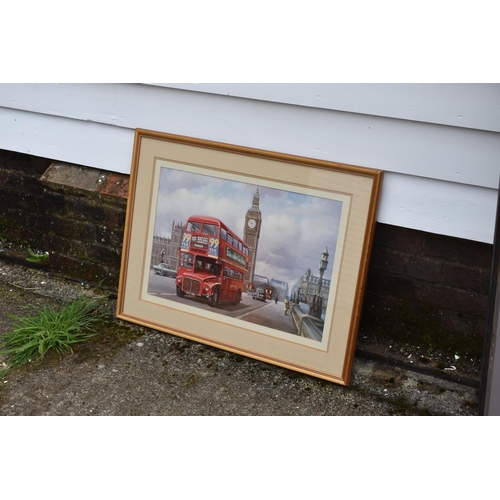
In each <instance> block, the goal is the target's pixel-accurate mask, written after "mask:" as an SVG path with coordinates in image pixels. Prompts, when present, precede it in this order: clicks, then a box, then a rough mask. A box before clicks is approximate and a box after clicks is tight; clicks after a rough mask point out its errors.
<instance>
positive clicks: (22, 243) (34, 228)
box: [0, 151, 128, 288]
mask: <svg viewBox="0 0 500 500" xmlns="http://www.w3.org/2000/svg"><path fill="white" fill-rule="evenodd" d="M127 196H128V176H126V175H121V174H115V173H110V172H104V171H101V170H98V169H92V168H88V167H79V166H76V165H68V164H64V163H60V162H53V161H51V160H40V159H36V158H35V157H30V156H28V155H22V154H19V153H11V152H6V151H0V242H1V245H0V246H3V249H4V255H6V254H5V252H8V254H9V255H10V256H11V257H12V258H13V259H14V260H17V261H20V262H23V263H26V261H25V257H26V256H27V249H28V248H32V249H33V250H35V251H41V252H49V262H48V263H47V265H46V267H47V268H48V269H49V270H50V271H52V272H54V273H58V274H62V275H65V276H68V277H73V278H78V279H82V280H85V281H89V282H91V283H94V284H102V285H106V286H109V287H113V288H116V287H117V286H118V279H119V275H120V263H121V247H122V243H123V228H124V224H125V212H126V206H127ZM0 255H1V254H0Z"/></svg>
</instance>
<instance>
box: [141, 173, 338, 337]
mask: <svg viewBox="0 0 500 500" xmlns="http://www.w3.org/2000/svg"><path fill="white" fill-rule="evenodd" d="M342 206H343V203H342V201H340V200H339V199H332V198H331V196H329V197H325V196H323V197H322V196H313V195H310V194H304V193H301V192H295V191H290V190H284V189H277V188H274V187H269V186H266V185H259V184H254V183H245V182H236V181H233V180H227V179H221V178H218V177H214V176H209V175H201V174H199V173H194V172H190V171H185V170H184V169H176V168H172V167H162V168H161V173H160V178H159V185H158V197H157V206H156V214H155V222H154V233H153V244H152V252H151V266H150V277H149V282H148V293H149V294H151V295H155V296H157V297H161V298H164V299H166V300H172V301H176V302H182V303H184V304H186V305H187V304H188V305H190V306H191V307H194V308H202V309H203V308H204V309H207V310H211V311H215V312H217V313H219V314H222V315H225V316H229V317H232V318H236V319H240V320H242V321H248V322H251V323H255V324H258V325H262V326H265V327H267V328H270V329H273V330H278V331H281V332H286V333H288V334H291V335H296V336H302V337H304V338H309V339H311V340H314V341H316V342H318V341H319V342H321V341H322V338H323V326H324V321H325V315H326V311H327V305H328V301H329V299H330V297H331V296H333V294H331V293H330V290H331V289H332V271H333V270H334V269H335V266H334V263H335V255H336V249H337V242H338V236H339V225H340V220H341V215H342ZM165 277H166V278H167V279H165ZM333 288H334V287H333Z"/></svg>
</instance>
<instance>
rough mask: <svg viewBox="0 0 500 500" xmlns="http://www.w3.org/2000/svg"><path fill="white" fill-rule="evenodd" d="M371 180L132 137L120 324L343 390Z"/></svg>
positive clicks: (282, 159)
mask: <svg viewBox="0 0 500 500" xmlns="http://www.w3.org/2000/svg"><path fill="white" fill-rule="evenodd" d="M382 177H383V173H382V172H381V171H379V170H373V169H370V168H366V167H358V166H350V165H344V164H340V163H335V162H332V161H326V160H319V159H313V158H305V157H298V156H293V155H289V154H286V153H279V152H270V151H264V150H260V149H252V148H249V147H244V146H237V145H231V144H223V143H218V142H214V141H209V140H204V139H198V138H192V137H184V136H178V135H173V134H166V133H162V132H154V131H149V130H136V131H135V139H134V148H133V155H132V166H131V174H130V188H129V198H128V203H127V217H126V223H125V234H124V244H123V252H122V264H121V271H120V284H119V287H118V300H117V312H116V315H117V317H118V318H120V319H123V320H125V321H131V322H134V323H137V324H139V325H143V326H146V327H149V328H154V329H156V330H159V331H162V332H165V333H167V334H172V335H177V336H180V337H183V338H186V339H189V340H192V341H195V342H200V343H204V344H207V345H209V346H213V347H216V348H220V349H224V350H226V351H230V352H233V353H236V354H240V355H243V356H246V357H249V358H254V359H256V360H259V361H264V362H267V363H271V364H274V365H277V366H281V367H285V368H288V369H291V370H295V371H297V372H301V373H304V374H307V375H312V376H315V377H319V378H322V379H325V380H328V381H332V382H335V383H339V384H342V385H348V384H349V382H350V377H351V371H352V364H353V360H354V352H355V346H356V338H357V332H358V328H359V321H360V317H361V308H362V297H363V293H364V288H365V286H366V278H367V273H368V261H369V256H370V251H371V245H372V242H373V235H374V230H375V222H376V213H377V206H378V200H379V196H380V189H381V182H382Z"/></svg>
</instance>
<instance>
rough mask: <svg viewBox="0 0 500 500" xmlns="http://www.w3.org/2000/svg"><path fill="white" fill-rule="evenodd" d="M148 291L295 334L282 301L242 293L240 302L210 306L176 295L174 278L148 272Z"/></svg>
mask: <svg viewBox="0 0 500 500" xmlns="http://www.w3.org/2000/svg"><path fill="white" fill-rule="evenodd" d="M148 293H149V294H151V295H155V296H157V297H162V298H165V299H166V300H171V301H173V302H178V303H182V304H188V305H190V306H192V307H196V308H200V309H206V310H208V311H212V312H217V313H219V314H223V315H224V316H231V317H232V318H237V319H242V320H243V321H248V322H250V323H254V324H257V325H263V326H267V327H269V328H274V329H276V330H281V331H283V332H287V333H292V334H296V330H295V325H294V323H293V320H292V318H291V316H290V313H289V314H288V315H287V316H285V314H284V310H283V302H278V303H277V304H275V302H274V301H270V300H268V301H266V302H262V301H260V300H254V299H253V298H252V297H251V296H250V295H247V294H246V293H244V294H243V297H242V299H241V302H240V303H239V304H237V305H234V304H224V305H220V306H218V307H210V306H209V305H208V303H207V301H206V300H203V299H197V298H195V297H188V296H186V297H183V298H181V297H178V296H177V294H176V292H175V279H173V278H167V277H165V276H159V275H157V274H154V273H153V271H151V273H150V277H149V285H148Z"/></svg>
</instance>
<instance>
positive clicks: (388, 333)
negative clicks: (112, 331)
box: [0, 150, 492, 357]
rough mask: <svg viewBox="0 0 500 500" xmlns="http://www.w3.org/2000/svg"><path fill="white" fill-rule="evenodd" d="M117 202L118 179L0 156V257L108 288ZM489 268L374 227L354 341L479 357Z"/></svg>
mask: <svg viewBox="0 0 500 500" xmlns="http://www.w3.org/2000/svg"><path fill="white" fill-rule="evenodd" d="M127 195H128V176H125V175H120V174H113V173H109V172H103V171H100V170H97V169H91V168H87V167H78V166H74V165H64V164H60V163H57V162H52V161H51V160H47V159H40V158H35V157H32V156H29V155H23V154H18V153H12V152H7V151H1V150H0V247H2V246H3V250H4V252H1V253H0V257H1V256H2V255H3V256H5V255H6V254H7V253H9V255H11V256H12V255H17V258H18V259H20V260H21V261H24V258H25V255H26V250H27V247H28V246H31V247H32V248H33V249H36V250H42V251H48V252H49V254H50V258H49V262H48V264H47V268H48V269H49V270H51V271H53V272H56V273H60V274H63V275H66V276H69V277H74V278H78V279H83V280H86V281H90V282H92V283H96V284H97V283H103V284H105V285H107V286H110V287H114V288H116V287H117V285H118V279H119V272H120V260H121V247H122V240H123V228H124V222H125V211H126V200H127ZM16 252H17V253H16ZM23 252H24V253H23ZM491 259H492V245H487V244H482V243H476V242H472V241H467V240H460V239H457V238H450V237H446V236H440V235H434V234H429V233H423V232H419V231H413V230H410V229H404V228H401V227H395V226H388V225H384V224H377V228H376V232H375V240H374V247H373V251H372V258H371V262H370V269H369V276H368V283H367V289H366V294H365V301H364V308H363V313H362V318H361V333H364V334H366V335H369V336H370V337H372V338H373V337H375V338H377V339H380V340H388V341H395V342H399V343H400V344H401V343H405V342H407V343H408V344H414V345H422V344H423V345H426V346H429V348H434V347H435V348H437V349H443V350H447V349H451V348H452V350H453V352H467V353H469V354H471V353H475V354H477V355H478V356H479V357H480V355H481V350H482V342H483V335H484V329H485V318H486V314H487V302H488V286H489V277H490V266H491Z"/></svg>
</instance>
